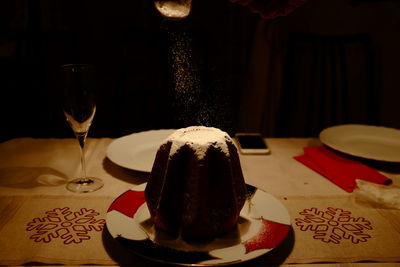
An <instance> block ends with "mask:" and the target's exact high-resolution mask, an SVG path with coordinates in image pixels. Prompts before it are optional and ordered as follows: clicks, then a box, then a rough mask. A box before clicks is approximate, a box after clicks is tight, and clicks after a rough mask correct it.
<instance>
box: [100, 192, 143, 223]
mask: <svg viewBox="0 0 400 267" xmlns="http://www.w3.org/2000/svg"><path fill="white" fill-rule="evenodd" d="M145 202H146V200H145V198H144V192H143V191H133V190H128V191H126V192H125V193H123V194H122V195H121V196H119V197H118V198H117V199H116V200H115V201H114V202H113V203H112V204H111V206H110V207H109V208H108V211H107V212H110V211H112V210H116V211H119V212H121V213H122V214H125V215H126V216H128V217H133V216H134V215H135V213H136V211H137V210H138V209H139V208H140V206H142V204H143V203H145Z"/></svg>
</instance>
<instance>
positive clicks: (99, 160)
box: [0, 138, 400, 266]
mask: <svg viewBox="0 0 400 267" xmlns="http://www.w3.org/2000/svg"><path fill="white" fill-rule="evenodd" d="M112 140H113V139H111V138H99V139H95V138H88V140H87V144H86V162H87V173H88V174H90V175H92V176H95V177H99V178H101V179H102V180H103V181H104V187H103V188H102V189H100V190H98V191H96V192H92V193H89V194H84V196H85V197H87V198H96V197H99V198H101V197H104V198H109V199H113V198H116V197H118V196H119V195H120V194H121V193H123V192H125V191H126V190H128V189H130V188H132V187H134V186H135V185H138V184H141V183H144V182H146V180H147V176H148V174H147V173H143V172H137V171H134V170H129V169H125V168H122V167H120V166H117V165H115V164H114V163H112V162H111V161H110V160H109V159H108V158H107V156H106V149H107V147H108V145H109V144H110V142H111V141H112ZM266 141H267V142H268V145H269V146H270V148H271V151H272V152H271V154H270V155H240V160H241V165H242V170H243V174H244V177H245V180H246V182H247V183H248V184H251V185H254V186H256V187H258V188H260V189H263V190H264V191H266V192H268V193H270V194H272V195H273V196H275V197H276V198H279V199H283V198H287V197H291V198H293V197H294V198H295V197H300V198H307V197H313V198H318V197H324V198H330V197H332V198H341V197H343V198H346V197H348V196H349V193H347V192H345V191H343V190H342V189H340V188H339V187H337V186H336V185H334V184H332V183H331V182H330V181H328V180H327V179H325V178H324V177H322V176H321V175H319V174H318V173H316V172H314V171H313V170H311V169H309V168H307V167H305V166H304V165H302V164H301V163H299V162H298V161H296V160H294V159H293V157H294V156H297V155H301V154H302V153H303V148H304V147H307V146H318V145H321V143H320V141H319V140H318V139H316V138H267V139H266ZM79 162H80V161H79V147H78V145H77V142H76V140H74V139H33V138H16V139H12V140H8V141H6V142H3V143H0V197H2V198H3V199H7V198H15V197H24V198H27V197H28V198H30V197H32V198H38V197H39V198H40V197H41V196H46V197H76V194H75V193H72V192H69V191H68V190H66V188H65V183H66V181H67V180H68V179H69V177H73V176H75V175H76V174H78V173H79V170H80V165H79ZM372 164H373V167H374V168H377V169H378V170H379V171H380V172H382V173H383V174H384V175H386V176H388V177H390V178H391V179H392V180H393V185H394V186H398V185H399V184H400V166H399V164H387V163H377V162H373V163H372ZM3 203H5V202H3ZM0 204H1V203H0ZM5 210H6V209H5V208H4V207H1V206H0V211H1V212H4V211H5ZM3 215H4V214H2V215H1V216H3ZM398 215H399V213H397V216H398ZM397 218H400V217H397ZM0 226H1V224H0ZM0 228H1V227H0ZM0 245H1V244H0ZM399 251H400V247H399ZM399 253H400V252H399ZM395 256H399V258H400V255H395ZM135 259H136V258H135ZM139 261H140V263H141V264H142V265H143V266H147V265H152V262H150V261H147V260H139ZM1 263H2V259H1V258H0V264H1ZM117 263H118V262H117ZM117 263H116V264H117ZM256 263H257V264H260V266H261V265H265V264H267V263H266V262H262V260H260V261H259V262H256ZM285 263H286V262H282V265H283V266H285ZM78 264H86V262H81V263H79V262H78ZM252 264H255V263H254V262H253V263H252ZM348 264H350V263H335V264H333V263H318V264H317V263H310V264H301V263H298V264H297V265H296V266H316V265H323V266H339V265H340V266H358V265H360V266H383V265H382V264H385V265H388V266H393V265H395V263H393V262H392V260H390V262H386V263H385V262H384V261H382V262H379V263H355V262H353V263H351V265H348ZM288 265H290V266H292V265H291V264H288ZM252 266H253V265H252Z"/></svg>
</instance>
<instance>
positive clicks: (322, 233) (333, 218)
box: [295, 207, 372, 244]
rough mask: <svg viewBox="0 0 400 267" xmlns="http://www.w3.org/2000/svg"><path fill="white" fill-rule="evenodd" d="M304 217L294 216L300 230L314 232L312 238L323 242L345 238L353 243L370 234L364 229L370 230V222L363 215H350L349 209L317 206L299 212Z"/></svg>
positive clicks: (365, 239) (364, 238) (363, 239)
mask: <svg viewBox="0 0 400 267" xmlns="http://www.w3.org/2000/svg"><path fill="white" fill-rule="evenodd" d="M299 214H300V215H302V216H304V218H296V219H295V222H296V226H298V227H299V228H300V230H301V231H312V232H314V234H313V238H314V239H317V240H321V241H323V242H325V243H333V244H340V242H341V240H343V239H347V240H350V241H351V242H352V243H354V244H358V243H360V242H366V241H368V239H369V238H371V236H370V235H369V234H367V233H365V232H364V231H365V230H372V225H371V222H370V221H368V220H366V219H365V218H364V217H358V218H355V217H352V216H351V212H350V211H345V210H343V209H340V208H332V207H329V208H327V209H326V210H325V211H322V210H318V209H317V208H310V209H304V210H303V211H301V212H299Z"/></svg>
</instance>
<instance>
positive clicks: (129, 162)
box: [107, 129, 175, 172]
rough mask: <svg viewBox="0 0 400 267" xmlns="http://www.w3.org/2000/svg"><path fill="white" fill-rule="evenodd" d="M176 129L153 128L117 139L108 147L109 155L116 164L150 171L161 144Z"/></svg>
mask: <svg viewBox="0 0 400 267" xmlns="http://www.w3.org/2000/svg"><path fill="white" fill-rule="evenodd" d="M174 131H175V130H171V129H168V130H151V131H145V132H139V133H133V134H130V135H126V136H123V137H121V138H118V139H115V140H114V141H112V142H111V143H110V145H109V146H108V148H107V157H108V158H109V159H110V160H111V161H112V162H114V163H115V164H117V165H119V166H121V167H124V168H128V169H132V170H136V171H142V172H150V171H151V168H152V166H153V162H154V159H155V156H156V153H157V150H158V148H159V146H160V144H161V143H162V142H163V141H164V139H165V138H167V137H168V136H169V135H170V134H172V133H173V132H174Z"/></svg>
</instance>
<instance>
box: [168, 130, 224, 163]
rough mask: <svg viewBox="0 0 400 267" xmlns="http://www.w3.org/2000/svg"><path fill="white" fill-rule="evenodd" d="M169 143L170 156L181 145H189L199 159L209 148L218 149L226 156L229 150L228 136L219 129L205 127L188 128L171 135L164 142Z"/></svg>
mask: <svg viewBox="0 0 400 267" xmlns="http://www.w3.org/2000/svg"><path fill="white" fill-rule="evenodd" d="M168 141H171V142H172V146H171V151H170V156H171V155H174V154H175V153H176V151H178V149H179V148H181V147H182V146H183V145H189V146H190V147H191V148H193V150H194V151H195V153H196V155H197V157H198V158H199V159H202V158H204V156H205V155H206V152H207V150H208V148H209V147H210V146H214V147H216V148H219V149H220V150H221V151H222V152H224V153H225V154H226V155H227V156H229V149H228V145H227V144H226V142H227V141H228V142H231V138H230V137H229V135H228V134H227V133H226V132H224V131H221V130H220V129H217V128H213V127H205V126H190V127H187V128H182V129H179V130H177V131H176V132H174V133H173V134H171V135H170V136H169V137H168V138H167V139H166V142H168Z"/></svg>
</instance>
